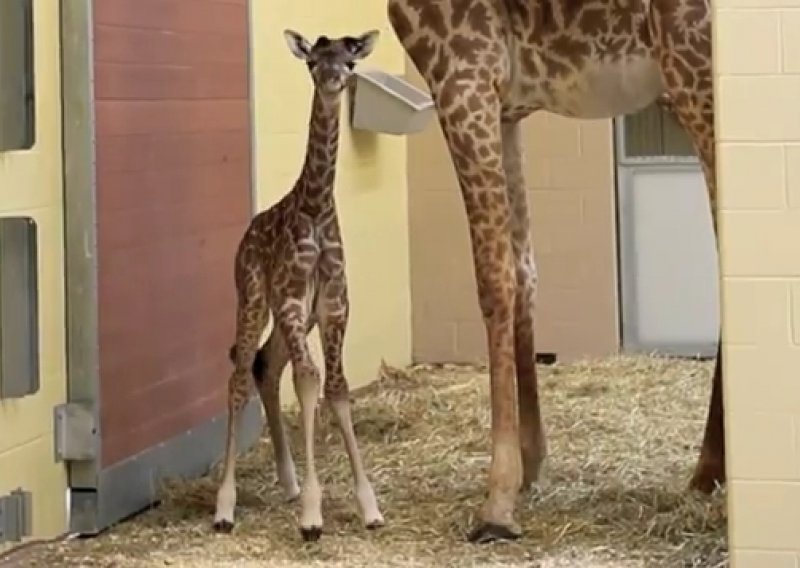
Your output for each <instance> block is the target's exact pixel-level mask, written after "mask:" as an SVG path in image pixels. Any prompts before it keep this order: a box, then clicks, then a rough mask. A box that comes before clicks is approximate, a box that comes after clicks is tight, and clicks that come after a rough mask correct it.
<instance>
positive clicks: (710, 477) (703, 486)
mask: <svg viewBox="0 0 800 568" xmlns="http://www.w3.org/2000/svg"><path fill="white" fill-rule="evenodd" d="M718 485H719V486H722V485H725V465H724V464H723V463H722V462H721V461H711V460H708V461H705V460H702V461H700V463H698V464H697V468H695V470H694V475H692V480H691V481H690V482H689V488H690V489H693V490H695V491H700V492H701V493H705V494H706V495H709V494H711V493H713V492H714V489H716V488H717V486H718Z"/></svg>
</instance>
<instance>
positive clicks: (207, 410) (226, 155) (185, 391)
mask: <svg viewBox="0 0 800 568" xmlns="http://www.w3.org/2000/svg"><path fill="white" fill-rule="evenodd" d="M94 20H95V23H94V26H95V29H94V32H95V46H94V47H95V55H94V57H95V99H96V103H95V112H96V125H97V166H96V167H97V215H98V228H97V230H98V262H99V268H98V279H99V283H98V284H99V311H100V315H99V317H100V322H99V326H100V373H101V401H102V402H101V433H102V462H103V466H104V467H107V466H109V465H111V464H113V463H116V462H118V461H120V460H123V459H125V458H127V457H130V456H132V455H135V454H137V453H139V452H140V451H142V450H145V449H147V448H148V447H150V446H152V445H153V444H156V443H158V442H160V441H163V440H165V439H168V438H169V437H171V436H174V435H176V434H179V433H180V432H182V431H184V430H186V429H188V428H190V427H192V426H195V425H197V424H199V423H201V422H203V421H205V420H207V419H209V418H210V417H211V416H214V415H216V414H218V413H220V412H222V411H224V409H225V393H226V383H227V378H228V374H229V373H230V366H229V364H228V362H227V352H228V347H229V345H230V343H231V340H232V339H233V322H234V306H235V295H234V290H233V275H232V266H233V264H232V263H233V255H234V251H235V247H236V244H237V242H238V239H239V237H240V235H241V232H242V230H243V228H244V226H245V225H246V223H247V221H248V220H249V217H250V207H251V197H250V195H251V194H250V190H251V188H250V132H249V102H248V70H247V41H248V40H247V37H248V22H247V2H246V0H135V1H131V0H95V2H94Z"/></svg>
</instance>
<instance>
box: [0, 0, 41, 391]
mask: <svg viewBox="0 0 800 568" xmlns="http://www.w3.org/2000/svg"><path fill="white" fill-rule="evenodd" d="M3 1H5V0H3ZM36 241H37V238H36V223H35V222H34V221H33V219H31V218H29V217H0V399H2V398H21V397H23V396H27V395H30V394H33V393H35V392H36V391H38V390H39V314H38V311H39V309H38V282H37V280H38V270H37V252H36V250H37V249H36V247H37V242H36Z"/></svg>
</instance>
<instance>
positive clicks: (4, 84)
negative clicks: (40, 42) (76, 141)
mask: <svg viewBox="0 0 800 568" xmlns="http://www.w3.org/2000/svg"><path fill="white" fill-rule="evenodd" d="M33 75H34V71H33V7H32V0H2V1H0V152H3V151H9V150H27V149H29V148H31V147H32V146H33V143H34V139H35V116H34V115H35V109H34V107H35V105H34V100H35V99H34V81H33Z"/></svg>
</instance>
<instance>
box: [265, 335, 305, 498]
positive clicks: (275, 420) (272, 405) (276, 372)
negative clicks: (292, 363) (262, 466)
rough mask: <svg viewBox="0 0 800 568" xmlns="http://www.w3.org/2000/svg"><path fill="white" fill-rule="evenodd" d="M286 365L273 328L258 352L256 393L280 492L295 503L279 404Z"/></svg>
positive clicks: (294, 477)
mask: <svg viewBox="0 0 800 568" xmlns="http://www.w3.org/2000/svg"><path fill="white" fill-rule="evenodd" d="M288 362H289V351H288V349H287V348H286V342H285V341H284V339H283V336H282V335H281V333H280V331H279V330H278V329H277V328H273V329H272V332H271V333H270V336H269V339H267V342H266V344H265V345H264V346H263V347H262V348H261V349H260V350H259V352H258V355H257V356H256V361H255V364H254V365H253V375H254V376H255V378H256V385H257V386H258V392H259V394H260V395H261V401H262V402H263V403H264V412H265V414H266V416H267V426H268V428H269V434H270V438H271V439H272V447H273V449H274V452H275V469H276V470H277V473H278V483H279V484H280V485H281V487H282V488H283V491H284V494H285V495H286V500H287V501H294V500H295V499H297V498H298V497H299V496H300V487H299V486H298V485H297V473H296V470H295V465H294V459H293V458H292V451H291V448H290V446H289V440H288V438H287V436H286V430H285V427H284V423H283V416H282V412H281V402H280V386H281V375H282V374H283V370H284V369H285V368H286V364H287V363H288Z"/></svg>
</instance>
